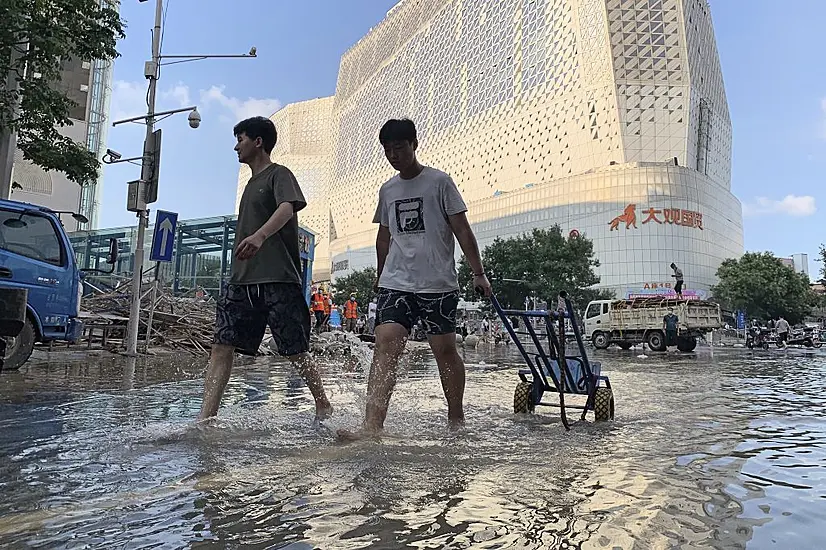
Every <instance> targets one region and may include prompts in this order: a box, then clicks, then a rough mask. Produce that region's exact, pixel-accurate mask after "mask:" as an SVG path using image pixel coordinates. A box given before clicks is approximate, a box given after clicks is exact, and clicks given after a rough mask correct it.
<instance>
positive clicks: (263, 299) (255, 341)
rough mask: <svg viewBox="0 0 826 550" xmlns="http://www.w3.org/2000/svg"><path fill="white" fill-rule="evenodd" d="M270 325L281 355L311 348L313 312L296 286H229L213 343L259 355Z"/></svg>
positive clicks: (221, 302) (218, 311)
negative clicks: (311, 315)
mask: <svg viewBox="0 0 826 550" xmlns="http://www.w3.org/2000/svg"><path fill="white" fill-rule="evenodd" d="M267 325H269V327H270V331H272V337H273V340H274V341H275V343H276V345H277V346H278V353H280V354H281V355H297V354H299V353H304V352H306V351H309V349H310V310H309V308H308V306H307V302H306V300H305V298H304V294H303V293H302V292H301V286H299V285H297V284H293V283H262V284H258V285H227V288H226V291H225V292H224V294H223V295H222V296H221V298H220V299H219V300H218V307H217V309H216V311H215V337H214V338H213V343H215V344H223V345H227V346H235V350H236V351H237V352H238V353H243V354H245V355H256V354H257V353H258V347H259V346H260V345H261V341H262V340H263V339H264V330H265V329H266V327H267Z"/></svg>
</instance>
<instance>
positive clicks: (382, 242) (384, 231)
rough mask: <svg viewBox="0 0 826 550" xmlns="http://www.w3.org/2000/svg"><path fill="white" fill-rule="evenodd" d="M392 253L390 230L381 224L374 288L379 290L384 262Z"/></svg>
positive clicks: (378, 236) (377, 239)
mask: <svg viewBox="0 0 826 550" xmlns="http://www.w3.org/2000/svg"><path fill="white" fill-rule="evenodd" d="M389 252H390V228H389V227H387V226H386V225H382V224H379V232H378V233H377V234H376V282H375V283H374V285H373V286H374V287H375V288H378V286H379V279H381V273H382V271H384V262H385V261H387V254H388V253H389Z"/></svg>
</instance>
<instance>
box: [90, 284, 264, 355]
mask: <svg viewBox="0 0 826 550" xmlns="http://www.w3.org/2000/svg"><path fill="white" fill-rule="evenodd" d="M130 290H131V288H130V286H129V285H128V284H121V285H119V286H118V287H116V288H115V289H113V290H110V291H106V292H98V293H97V294H95V295H92V296H86V297H84V298H83V302H82V309H83V313H82V317H83V323H84V325H85V326H86V329H85V330H84V337H85V338H92V339H94V338H97V337H98V334H99V333H101V332H102V333H103V334H102V335H101V336H102V337H104V341H105V342H106V343H108V344H109V346H111V347H121V346H122V345H123V340H124V338H125V336H126V325H127V324H128V321H129V306H130V302H131V299H132V295H131V292H130ZM150 318H151V319H152V332H151V337H150V338H149V346H148V347H149V348H154V347H161V348H165V349H168V350H173V351H185V352H188V353H191V354H193V355H204V354H208V353H209V349H210V347H211V345H212V336H213V330H214V327H215V300H214V299H213V298H212V297H211V296H210V295H209V294H204V297H195V296H193V295H191V294H190V295H184V296H173V295H172V294H171V293H170V292H169V290H168V289H164V288H160V287H152V288H150V289H149V290H145V291H144V293H143V295H142V296H141V317H140V320H141V322H140V331H139V333H138V338H139V339H141V340H143V342H141V343H140V344H142V346H143V347H141V345H139V346H138V349H145V347H146V344H147V342H146V333H147V325H148V323H149V319H150ZM96 332H97V333H98V334H96ZM268 340H269V339H268V338H265V340H264V343H262V344H261V346H260V348H259V353H260V354H262V355H273V354H274V351H273V350H272V349H271V348H270V345H269V342H268ZM104 345H106V344H104Z"/></svg>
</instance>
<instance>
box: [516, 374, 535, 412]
mask: <svg viewBox="0 0 826 550" xmlns="http://www.w3.org/2000/svg"><path fill="white" fill-rule="evenodd" d="M532 394H533V384H531V383H530V382H519V383H518V384H517V385H516V390H515V391H514V392H513V412H514V413H516V414H527V413H532V412H533V410H534V404H533V395H532Z"/></svg>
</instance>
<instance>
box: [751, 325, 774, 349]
mask: <svg viewBox="0 0 826 550" xmlns="http://www.w3.org/2000/svg"><path fill="white" fill-rule="evenodd" d="M770 334H771V330H769V329H767V328H762V327H750V328H749V331H748V333H747V334H746V347H747V348H749V349H754V348H763V349H769V335H770Z"/></svg>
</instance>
